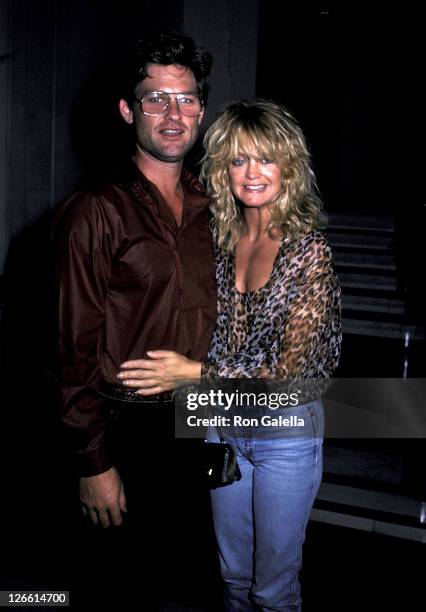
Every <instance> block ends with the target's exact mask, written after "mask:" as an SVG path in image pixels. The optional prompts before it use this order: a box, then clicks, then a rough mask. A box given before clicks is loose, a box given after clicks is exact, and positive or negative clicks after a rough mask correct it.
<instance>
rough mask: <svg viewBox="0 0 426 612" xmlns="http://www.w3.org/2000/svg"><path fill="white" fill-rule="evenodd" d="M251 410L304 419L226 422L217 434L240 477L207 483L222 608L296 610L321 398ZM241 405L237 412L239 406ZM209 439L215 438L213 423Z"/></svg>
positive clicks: (315, 474) (315, 481) (318, 467)
mask: <svg viewBox="0 0 426 612" xmlns="http://www.w3.org/2000/svg"><path fill="white" fill-rule="evenodd" d="M247 410H248V411H249V415H248V416H250V417H253V415H254V414H255V413H256V411H257V416H258V417H259V422H260V416H261V415H264V414H266V413H268V414H269V415H271V416H273V417H274V418H276V417H279V416H282V417H283V418H289V417H290V416H291V415H296V416H297V417H299V418H301V419H303V421H304V426H303V427H296V426H293V427H291V426H290V427H285V426H282V427H281V428H280V427H278V426H275V427H267V426H262V425H260V426H259V427H256V426H254V427H253V426H252V427H250V426H248V427H242V426H230V427H224V428H222V429H221V431H220V435H221V436H222V437H223V438H225V441H226V442H229V443H230V444H232V446H233V447H234V448H235V450H236V452H237V459H238V464H239V466H240V469H241V473H242V479H241V480H240V481H238V482H234V483H233V484H232V485H228V486H225V487H222V488H218V489H214V490H212V491H211V501H212V511H213V521H214V527H215V532H216V538H217V543H218V548H219V557H220V566H221V573H222V578H223V580H224V589H225V592H224V597H225V608H226V610H227V611H229V612H243V611H248V610H259V609H260V610H262V611H265V612H266V611H276V612H278V611H280V612H281V611H284V610H287V611H289V610H292V611H299V610H300V609H301V598H300V584H299V578H298V574H299V570H300V568H301V564H302V544H303V541H304V538H305V529H306V525H307V523H308V519H309V515H310V512H311V509H312V505H313V503H314V499H315V496H316V494H317V491H318V488H319V485H320V482H321V476H322V438H323V429H324V417H323V407H322V404H321V402H320V401H314V402H311V403H309V404H304V405H302V406H297V407H296V408H280V409H278V410H274V411H271V410H269V409H268V408H256V409H254V408H248V409H247ZM240 413H241V412H240ZM208 439H209V440H210V441H217V440H218V434H217V432H216V431H215V430H214V429H212V430H211V431H210V432H209V435H208Z"/></svg>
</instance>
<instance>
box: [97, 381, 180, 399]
mask: <svg viewBox="0 0 426 612" xmlns="http://www.w3.org/2000/svg"><path fill="white" fill-rule="evenodd" d="M98 391H99V393H100V395H102V397H105V398H106V399H110V400H114V401H119V402H129V403H132V402H133V403H138V404H169V403H172V402H174V397H173V393H172V392H171V391H165V392H164V393H157V394H156V395H146V396H144V395H139V394H138V393H135V391H133V389H130V388H129V387H126V386H125V385H116V384H114V383H109V382H106V381H104V380H103V381H102V382H101V384H100V385H99V389H98Z"/></svg>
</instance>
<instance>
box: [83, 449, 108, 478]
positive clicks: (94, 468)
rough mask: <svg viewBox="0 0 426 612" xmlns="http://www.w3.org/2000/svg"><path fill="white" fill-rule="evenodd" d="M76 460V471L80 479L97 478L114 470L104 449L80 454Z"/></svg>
mask: <svg viewBox="0 0 426 612" xmlns="http://www.w3.org/2000/svg"><path fill="white" fill-rule="evenodd" d="M75 458H76V469H77V472H78V475H79V476H80V477H86V476H96V475H97V474H102V473H103V472H107V471H108V470H109V469H111V468H112V463H111V461H110V460H109V459H108V457H107V455H106V452H105V450H104V449H98V450H95V451H90V452H88V453H79V454H78V455H76V456H75Z"/></svg>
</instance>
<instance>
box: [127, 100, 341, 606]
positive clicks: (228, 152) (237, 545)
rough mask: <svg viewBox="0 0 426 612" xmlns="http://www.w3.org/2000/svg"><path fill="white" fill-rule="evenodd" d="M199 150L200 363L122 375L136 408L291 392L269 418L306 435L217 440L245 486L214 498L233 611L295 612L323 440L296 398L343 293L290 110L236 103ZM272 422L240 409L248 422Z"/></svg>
mask: <svg viewBox="0 0 426 612" xmlns="http://www.w3.org/2000/svg"><path fill="white" fill-rule="evenodd" d="M205 147H206V154H205V158H204V163H203V168H202V175H203V177H204V179H205V181H206V184H207V189H208V193H209V195H210V196H211V198H212V205H211V209H212V212H213V216H214V221H215V223H214V235H215V240H216V244H217V283H218V321H217V326H216V329H215V333H214V337H213V340H212V343H211V346H210V350H209V355H208V360H207V361H206V362H205V363H202V364H201V363H198V362H194V361H191V360H189V359H187V358H186V357H183V356H181V355H178V354H176V353H173V352H171V351H152V352H149V353H148V356H149V357H150V359H145V360H136V361H129V362H127V363H125V364H123V370H122V371H121V372H120V374H119V375H118V376H119V378H121V380H122V381H123V382H124V384H127V385H129V386H131V387H138V388H139V391H138V393H141V394H143V395H148V394H151V393H159V392H162V391H165V390H168V389H171V388H173V386H174V382H175V380H176V379H177V378H192V379H194V378H200V377H201V378H209V377H219V378H221V377H226V378H239V377H241V378H255V377H258V378H275V379H277V378H278V379H287V380H288V379H292V380H293V379H295V380H296V381H297V387H298V389H299V390H300V388H301V389H302V393H301V401H302V402H303V403H300V402H299V405H297V406H295V407H287V408H279V409H278V410H274V413H273V416H274V417H277V416H285V417H286V418H287V417H290V416H292V415H295V416H297V417H298V418H299V419H300V420H298V423H303V426H302V427H300V426H297V425H293V426H290V427H285V426H281V427H279V426H277V427H274V431H273V432H272V431H271V429H270V428H269V431H268V430H267V429H268V428H267V427H262V426H259V427H251V428H241V427H239V426H235V427H232V426H231V427H227V428H222V430H221V432H220V435H221V436H223V437H224V438H225V440H226V441H227V442H230V443H231V444H232V445H233V446H234V448H235V449H236V452H237V458H238V463H239V466H240V470H241V472H242V479H241V480H240V481H239V482H235V483H234V484H232V485H231V486H227V487H223V488H219V489H215V490H213V491H212V493H211V499H212V508H213V519H214V525H215V531H216V537H217V541H218V546H219V553H220V562H221V571H222V576H223V579H224V584H225V603H226V608H227V610H252V609H259V608H260V609H262V610H275V611H277V610H290V609H291V610H299V609H300V605H301V603H300V587H299V582H298V572H299V570H300V567H301V555H302V543H303V540H304V534H305V528H306V524H307V521H308V518H309V514H310V511H311V509H312V505H313V502H314V499H315V495H316V493H317V490H318V487H319V484H320V480H321V473H322V430H323V414H322V404H321V402H320V400H319V399H316V400H315V399H314V400H311V401H310V400H306V397H308V396H309V394H308V393H305V392H304V391H303V387H304V381H306V382H308V381H321V380H322V381H323V380H324V379H328V378H329V377H330V375H331V374H332V372H333V370H334V369H335V367H336V365H337V362H338V357H339V351H340V342H341V327H340V291H339V286H338V283H337V279H336V276H335V273H334V269H333V264H332V259H331V253H330V249H329V246H328V244H327V242H326V240H325V238H324V237H323V235H322V234H321V233H320V232H319V231H318V228H319V227H320V226H321V225H322V224H323V222H324V216H323V213H322V209H321V202H320V200H319V198H318V196H317V189H316V182H315V177H314V174H313V172H312V169H311V166H310V157H309V153H308V150H307V146H306V143H305V139H304V137H303V134H302V132H301V130H300V128H299V126H298V125H297V123H296V121H295V120H294V119H293V117H292V116H291V115H290V114H289V113H288V111H287V110H286V109H285V108H283V107H282V106H280V105H278V104H275V103H273V102H270V101H266V100H254V101H242V102H235V103H231V104H229V105H228V106H227V107H225V109H224V110H222V111H221V112H220V113H219V115H218V117H217V119H216V120H215V122H214V123H213V125H212V126H211V127H210V128H209V130H208V132H207V133H206V136H205ZM320 386H321V385H320ZM267 411H268V407H266V408H256V409H254V412H253V408H252V407H247V414H250V415H253V414H257V415H260V414H264V413H266V412H267ZM298 427H299V429H298ZM209 439H210V440H217V439H218V434H217V432H215V431H211V432H210V434H209ZM256 606H257V607H256Z"/></svg>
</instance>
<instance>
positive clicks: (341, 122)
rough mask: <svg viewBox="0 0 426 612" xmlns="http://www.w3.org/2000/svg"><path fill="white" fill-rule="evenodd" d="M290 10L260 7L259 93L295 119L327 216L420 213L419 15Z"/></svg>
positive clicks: (348, 6)
mask: <svg viewBox="0 0 426 612" xmlns="http://www.w3.org/2000/svg"><path fill="white" fill-rule="evenodd" d="M294 4H295V3H289V2H273V1H270V0H267V1H265V2H261V3H260V19H259V56H258V72H257V75H258V80H257V93H258V95H262V96H265V97H273V98H276V99H278V100H281V101H282V102H283V103H285V104H286V105H287V106H289V108H290V109H291V110H293V112H294V114H295V115H296V117H297V118H298V119H299V120H300V122H301V124H302V127H303V128H304V130H305V132H306V134H307V136H308V140H309V142H310V145H311V149H312V153H313V157H314V163H315V167H316V170H317V175H318V179H319V184H320V188H321V191H322V193H323V195H324V198H325V200H326V203H327V208H328V209H329V210H330V209H331V210H343V211H344V210H346V211H351V212H352V211H354V212H357V211H359V212H362V213H367V214H368V213H371V214H375V213H385V214H389V213H390V214H392V213H397V212H398V210H399V209H401V208H403V209H404V210H405V212H406V211H407V207H408V209H410V210H411V211H412V212H413V214H415V213H416V211H417V214H418V215H419V214H420V212H419V211H420V208H421V207H422V206H423V201H424V197H423V186H422V180H421V176H422V171H421V161H420V160H421V159H422V158H423V151H422V149H423V142H424V140H423V139H424V119H423V117H424V112H423V110H422V108H423V106H424V104H423V103H424V95H423V93H422V91H421V90H422V77H421V73H422V50H421V48H420V47H421V36H420V31H419V29H420V23H421V18H420V15H419V14H416V12H415V11H414V12H412V10H409V9H408V8H406V7H404V6H396V7H395V8H389V7H388V6H386V7H383V8H382V9H381V10H379V9H377V8H374V7H373V8H371V7H370V6H367V5H364V6H362V4H361V5H360V4H359V3H341V6H339V7H338V8H334V7H333V8H331V7H329V5H330V3H323V8H321V9H320V8H318V7H316V8H315V7H312V6H309V5H307V4H306V3H297V8H295V7H294ZM327 7H329V8H327ZM278 8H279V11H280V18H279V19H278V18H277V17H278V15H277V11H278Z"/></svg>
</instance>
